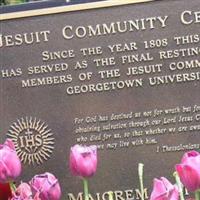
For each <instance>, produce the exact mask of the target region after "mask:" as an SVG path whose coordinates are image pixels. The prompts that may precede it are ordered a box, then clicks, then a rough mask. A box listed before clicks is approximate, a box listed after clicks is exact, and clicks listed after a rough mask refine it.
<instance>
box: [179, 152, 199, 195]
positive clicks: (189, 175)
mask: <svg viewBox="0 0 200 200" xmlns="http://www.w3.org/2000/svg"><path fill="white" fill-rule="evenodd" d="M176 171H177V172H178V175H179V176H180V179H181V182H182V183H183V185H184V186H185V187H186V188H187V189H188V190H189V191H191V192H194V191H196V190H198V189H200V154H199V153H198V152H196V151H190V152H187V153H185V154H184V155H183V158H182V160H181V163H180V164H178V165H176Z"/></svg>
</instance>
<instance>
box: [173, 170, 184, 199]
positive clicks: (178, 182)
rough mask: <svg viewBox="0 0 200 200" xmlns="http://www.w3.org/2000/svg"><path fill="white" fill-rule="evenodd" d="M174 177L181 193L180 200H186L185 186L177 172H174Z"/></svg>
mask: <svg viewBox="0 0 200 200" xmlns="http://www.w3.org/2000/svg"><path fill="white" fill-rule="evenodd" d="M173 175H174V177H175V180H176V184H177V186H178V190H179V193H180V200H185V197H184V194H183V184H182V183H181V180H180V177H179V175H178V173H177V172H174V174H173Z"/></svg>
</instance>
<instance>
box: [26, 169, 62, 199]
mask: <svg viewBox="0 0 200 200" xmlns="http://www.w3.org/2000/svg"><path fill="white" fill-rule="evenodd" d="M30 185H31V187H32V189H33V193H34V195H35V197H34V198H35V199H38V198H40V199H41V200H49V199H50V200H59V199H60V197H61V189H60V185H59V183H58V180H57V179H56V178H55V176H54V175H53V174H50V173H48V172H46V173H45V174H41V175H36V176H34V177H33V179H32V180H31V181H30ZM36 196H37V198H36Z"/></svg>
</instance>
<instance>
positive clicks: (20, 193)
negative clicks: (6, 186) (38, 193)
mask: <svg viewBox="0 0 200 200" xmlns="http://www.w3.org/2000/svg"><path fill="white" fill-rule="evenodd" d="M31 197H32V191H31V188H30V186H29V185H28V184H27V183H21V184H20V185H19V186H18V188H17V190H16V192H15V194H14V197H13V199H12V200H15V199H23V200H28V199H31Z"/></svg>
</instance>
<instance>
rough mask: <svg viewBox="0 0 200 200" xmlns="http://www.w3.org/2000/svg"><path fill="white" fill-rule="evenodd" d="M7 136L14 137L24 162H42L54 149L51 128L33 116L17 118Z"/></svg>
mask: <svg viewBox="0 0 200 200" xmlns="http://www.w3.org/2000/svg"><path fill="white" fill-rule="evenodd" d="M7 136H8V137H9V138H10V139H12V141H13V142H14V144H15V148H16V151H17V154H18V156H19V157H20V159H21V161H22V162H23V163H24V164H27V163H28V164H29V165H31V164H35V163H36V164H38V165H39V164H42V163H43V162H44V161H45V160H48V159H49V157H50V155H51V153H52V152H53V149H54V138H53V133H52V131H51V129H49V128H48V126H47V125H46V124H45V122H42V121H41V120H38V119H36V118H33V117H25V118H21V119H17V121H16V122H14V123H13V124H12V125H11V126H10V129H9V130H8V133H7Z"/></svg>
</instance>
